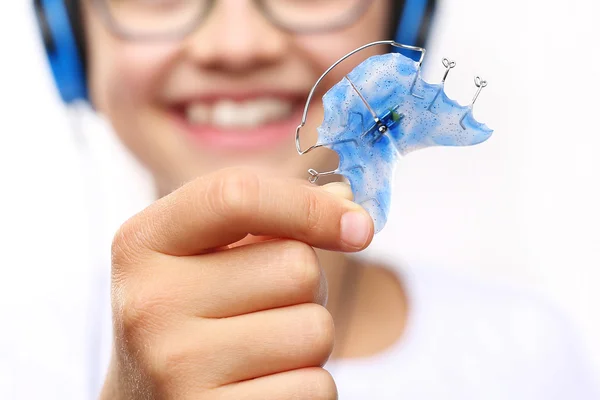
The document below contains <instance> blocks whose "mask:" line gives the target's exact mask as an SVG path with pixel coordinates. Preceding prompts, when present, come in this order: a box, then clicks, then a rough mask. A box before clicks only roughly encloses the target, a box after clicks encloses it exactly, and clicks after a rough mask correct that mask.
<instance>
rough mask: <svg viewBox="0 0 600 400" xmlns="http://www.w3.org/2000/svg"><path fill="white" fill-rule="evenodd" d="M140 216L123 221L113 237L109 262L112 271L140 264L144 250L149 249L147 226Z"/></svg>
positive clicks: (143, 218)
mask: <svg viewBox="0 0 600 400" xmlns="http://www.w3.org/2000/svg"><path fill="white" fill-rule="evenodd" d="M145 219H146V217H144V216H143V215H141V214H138V215H135V216H134V217H132V218H130V219H129V220H127V221H125V222H124V223H123V224H122V225H121V226H120V227H119V229H118V230H117V232H116V233H115V235H114V236H113V240H112V245H111V262H112V265H113V269H117V270H123V269H125V268H126V267H127V266H129V265H132V264H135V263H137V262H140V261H142V260H143V259H144V257H142V254H143V251H144V249H151V246H150V243H149V240H150V236H149V232H148V228H149V226H148V224H147V222H148V221H146V220H145Z"/></svg>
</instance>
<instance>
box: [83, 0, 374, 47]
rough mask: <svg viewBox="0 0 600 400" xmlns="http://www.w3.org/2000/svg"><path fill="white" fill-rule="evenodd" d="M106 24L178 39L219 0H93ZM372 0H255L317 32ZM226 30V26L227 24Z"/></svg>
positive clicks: (129, 35) (281, 20) (283, 23)
mask: <svg viewBox="0 0 600 400" xmlns="http://www.w3.org/2000/svg"><path fill="white" fill-rule="evenodd" d="M92 1H93V3H94V5H95V6H96V7H97V10H98V11H99V12H100V13H101V15H102V17H103V18H104V21H105V23H106V25H107V27H108V28H109V29H110V30H111V31H112V32H113V33H115V34H116V35H118V36H120V37H122V38H125V39H130V40H164V39H167V40H168V39H179V38H183V37H185V36H186V35H188V34H190V33H191V32H193V31H194V30H196V29H197V28H198V26H200V24H201V23H202V22H203V21H204V20H206V18H207V17H208V16H209V15H210V12H211V10H212V9H213V8H214V7H215V5H216V4H215V3H216V0H92ZM372 1H373V0H253V3H254V4H255V6H256V8H257V10H259V11H260V12H261V13H262V14H263V15H264V17H265V18H266V19H268V20H269V21H270V22H271V23H272V24H274V25H275V26H277V27H278V28H279V29H282V30H284V31H288V32H293V33H302V34H309V33H318V32H328V31H333V30H337V29H341V28H344V27H346V26H349V25H351V24H353V23H354V22H356V21H357V20H358V19H359V18H360V17H361V16H362V15H363V14H364V13H365V12H366V10H367V9H368V7H369V5H370V4H371V3H372ZM223 29H227V27H226V26H224V27H223Z"/></svg>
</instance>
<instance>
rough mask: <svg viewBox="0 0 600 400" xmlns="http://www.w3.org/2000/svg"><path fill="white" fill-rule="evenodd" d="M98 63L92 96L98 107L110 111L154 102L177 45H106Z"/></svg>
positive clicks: (93, 74)
mask: <svg viewBox="0 0 600 400" xmlns="http://www.w3.org/2000/svg"><path fill="white" fill-rule="evenodd" d="M97 53H99V54H102V55H103V57H102V59H101V60H98V62H97V63H95V65H94V66H95V70H94V71H93V73H92V74H91V75H92V76H93V77H94V82H93V88H92V90H93V96H94V100H95V101H97V103H98V104H97V107H98V108H99V109H100V110H102V111H105V112H108V113H111V111H113V112H114V111H116V110H117V109H121V108H126V109H131V108H132V106H135V107H140V106H143V105H144V104H145V103H147V104H150V103H152V102H153V101H155V99H156V97H157V91H158V89H159V88H160V86H161V79H162V78H163V77H164V76H165V75H166V74H165V71H166V70H168V69H169V65H170V64H171V63H172V62H173V61H172V60H174V59H175V58H176V54H177V48H176V47H175V46H169V45H157V44H153V45H151V46H150V45H141V44H135V43H117V44H113V45H110V46H107V48H106V49H105V51H102V52H97Z"/></svg>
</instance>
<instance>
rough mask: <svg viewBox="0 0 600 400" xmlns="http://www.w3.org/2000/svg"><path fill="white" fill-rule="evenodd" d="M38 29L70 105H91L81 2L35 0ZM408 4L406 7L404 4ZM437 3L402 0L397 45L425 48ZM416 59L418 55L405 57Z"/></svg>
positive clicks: (65, 99)
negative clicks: (81, 102)
mask: <svg viewBox="0 0 600 400" xmlns="http://www.w3.org/2000/svg"><path fill="white" fill-rule="evenodd" d="M33 1H34V8H35V12H36V16H37V20H38V26H39V29H40V33H41V35H42V39H43V41H44V47H45V49H46V54H47V56H48V61H49V63H50V67H51V69H52V74H53V75H54V81H55V83H56V86H57V88H58V91H59V93H60V97H61V98H62V100H63V101H64V102H65V103H66V104H70V103H74V102H76V101H89V98H88V85H87V77H86V67H85V57H84V55H83V53H84V52H83V47H84V43H83V40H84V38H83V32H82V27H81V16H80V9H79V2H80V1H81V0H33ZM402 3H404V4H402ZM435 3H436V0H404V1H402V0H398V1H396V2H395V3H394V7H397V8H398V10H397V14H398V15H399V16H400V18H399V21H398V28H397V30H396V38H395V39H396V41H397V42H399V43H403V44H409V45H416V46H423V45H424V43H425V40H426V38H427V34H428V31H429V25H430V22H431V19H432V16H433V13H434V10H435ZM405 55H406V56H408V57H413V58H415V59H416V57H418V56H419V55H418V54H411V53H406V54H405Z"/></svg>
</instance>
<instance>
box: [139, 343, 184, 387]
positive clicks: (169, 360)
mask: <svg viewBox="0 0 600 400" xmlns="http://www.w3.org/2000/svg"><path fill="white" fill-rule="evenodd" d="M178 342H179V341H177V340H171V341H169V343H165V344H164V345H158V346H157V347H158V348H159V350H158V351H157V352H156V355H155V357H154V358H155V359H154V362H152V363H150V365H149V369H148V374H149V375H150V378H151V380H152V382H153V384H154V386H155V387H156V388H157V389H159V391H160V392H165V391H167V390H168V388H169V387H172V386H174V380H176V379H177V377H181V376H182V375H183V372H184V371H185V370H187V369H188V366H189V364H190V363H191V361H190V351H189V349H187V348H185V347H184V346H182V345H180V344H177V343H178Z"/></svg>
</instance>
